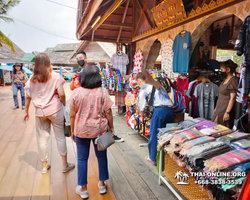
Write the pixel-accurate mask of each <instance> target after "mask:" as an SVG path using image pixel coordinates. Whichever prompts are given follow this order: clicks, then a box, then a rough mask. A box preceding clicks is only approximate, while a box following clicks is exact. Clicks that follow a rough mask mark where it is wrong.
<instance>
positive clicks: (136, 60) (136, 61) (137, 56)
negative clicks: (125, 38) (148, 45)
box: [133, 49, 143, 72]
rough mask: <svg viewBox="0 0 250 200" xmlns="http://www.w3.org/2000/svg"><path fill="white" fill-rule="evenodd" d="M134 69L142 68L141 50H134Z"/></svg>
mask: <svg viewBox="0 0 250 200" xmlns="http://www.w3.org/2000/svg"><path fill="white" fill-rule="evenodd" d="M133 61H134V71H136V72H140V71H141V68H142V63H143V53H142V50H140V49H139V50H138V51H136V52H135V55H134V60H133Z"/></svg>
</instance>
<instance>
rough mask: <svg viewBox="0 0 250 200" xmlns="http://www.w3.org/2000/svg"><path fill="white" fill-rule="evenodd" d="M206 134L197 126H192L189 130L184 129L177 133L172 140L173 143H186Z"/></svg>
mask: <svg viewBox="0 0 250 200" xmlns="http://www.w3.org/2000/svg"><path fill="white" fill-rule="evenodd" d="M203 136H204V135H203V134H202V133H201V132H200V131H198V130H197V129H195V128H191V129H189V130H186V131H183V132H182V133H179V134H176V135H175V136H174V137H173V139H172V140H171V142H170V143H171V144H180V143H184V142H186V141H188V140H193V139H196V138H199V137H203Z"/></svg>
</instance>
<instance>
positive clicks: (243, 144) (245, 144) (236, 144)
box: [230, 139, 250, 149]
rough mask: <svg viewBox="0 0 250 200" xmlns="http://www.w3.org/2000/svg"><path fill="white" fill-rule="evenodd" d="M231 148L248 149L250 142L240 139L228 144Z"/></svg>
mask: <svg viewBox="0 0 250 200" xmlns="http://www.w3.org/2000/svg"><path fill="white" fill-rule="evenodd" d="M230 145H231V146H232V147H234V148H235V149H249V148H250V140H249V139H242V140H239V141H236V142H233V143H230Z"/></svg>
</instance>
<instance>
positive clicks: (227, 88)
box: [212, 60, 239, 128]
mask: <svg viewBox="0 0 250 200" xmlns="http://www.w3.org/2000/svg"><path fill="white" fill-rule="evenodd" d="M236 68H237V64H235V63H234V62H233V61H232V60H227V61H225V62H222V63H221V64H220V69H221V75H222V76H223V77H224V78H225V80H224V81H223V82H222V83H221V85H220V87H219V98H218V101H217V105H216V108H215V110H214V116H213V118H212V121H214V122H216V123H218V124H222V125H224V126H227V127H228V128H232V127H233V124H234V117H235V111H234V109H233V108H234V104H235V100H236V93H237V90H238V83H239V80H238V78H237V77H236V76H235V73H236Z"/></svg>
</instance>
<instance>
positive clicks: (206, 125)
mask: <svg viewBox="0 0 250 200" xmlns="http://www.w3.org/2000/svg"><path fill="white" fill-rule="evenodd" d="M213 126H217V124H216V123H214V122H211V121H202V122H200V123H198V124H195V125H194V127H195V128H196V129H197V130H202V129H205V128H210V127H213ZM202 133H203V132H202ZM203 134H204V133H203ZM204 135H205V134H204Z"/></svg>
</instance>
